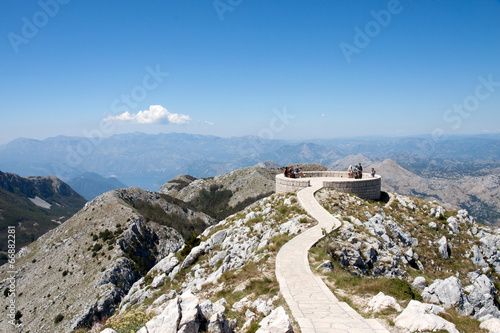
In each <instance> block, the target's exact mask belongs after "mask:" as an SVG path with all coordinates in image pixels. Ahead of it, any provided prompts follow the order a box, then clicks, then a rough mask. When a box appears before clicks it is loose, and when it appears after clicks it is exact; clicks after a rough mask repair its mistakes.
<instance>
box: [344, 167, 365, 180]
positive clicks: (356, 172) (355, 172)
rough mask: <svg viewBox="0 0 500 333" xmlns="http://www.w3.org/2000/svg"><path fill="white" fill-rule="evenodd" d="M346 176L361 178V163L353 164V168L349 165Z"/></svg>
mask: <svg viewBox="0 0 500 333" xmlns="http://www.w3.org/2000/svg"><path fill="white" fill-rule="evenodd" d="M347 177H349V178H354V179H361V178H363V167H362V166H361V163H359V164H358V165H356V164H354V168H353V167H352V165H349V169H347Z"/></svg>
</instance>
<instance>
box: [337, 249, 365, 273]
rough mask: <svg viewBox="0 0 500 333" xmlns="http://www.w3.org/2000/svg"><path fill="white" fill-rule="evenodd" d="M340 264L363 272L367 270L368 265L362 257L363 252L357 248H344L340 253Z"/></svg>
mask: <svg viewBox="0 0 500 333" xmlns="http://www.w3.org/2000/svg"><path fill="white" fill-rule="evenodd" d="M339 262H340V264H341V265H343V266H345V267H349V266H353V267H356V268H359V269H361V270H365V269H366V264H365V261H364V260H363V257H362V256H361V252H360V251H359V249H358V248H356V247H352V246H349V247H344V248H343V249H342V250H341V251H340V256H339Z"/></svg>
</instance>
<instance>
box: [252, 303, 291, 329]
mask: <svg viewBox="0 0 500 333" xmlns="http://www.w3.org/2000/svg"><path fill="white" fill-rule="evenodd" d="M259 324H260V328H259V329H258V330H257V333H292V332H293V327H292V322H291V321H290V318H289V317H288V315H287V314H286V312H285V309H284V308H283V307H282V306H280V307H278V308H276V309H275V310H274V311H273V312H271V314H270V315H269V316H267V317H266V318H264V319H262V321H261V322H260V323H259Z"/></svg>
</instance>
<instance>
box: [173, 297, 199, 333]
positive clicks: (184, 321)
mask: <svg viewBox="0 0 500 333" xmlns="http://www.w3.org/2000/svg"><path fill="white" fill-rule="evenodd" d="M179 298H180V308H181V312H182V314H181V320H180V322H179V326H178V331H179V332H183V333H198V329H199V328H200V320H199V312H200V311H199V310H200V308H199V301H198V298H196V296H194V295H193V294H192V293H191V292H190V291H187V292H185V293H184V294H182V295H181V296H180V297H179Z"/></svg>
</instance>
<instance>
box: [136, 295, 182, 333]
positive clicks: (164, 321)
mask: <svg viewBox="0 0 500 333" xmlns="http://www.w3.org/2000/svg"><path fill="white" fill-rule="evenodd" d="M179 303H180V299H179V297H176V298H174V299H173V300H171V301H169V302H168V303H167V306H166V307H165V309H164V310H163V311H162V313H161V314H159V315H158V316H156V317H154V318H153V319H151V320H150V321H148V322H147V323H146V325H145V326H144V327H143V328H142V329H141V330H139V331H138V333H177V327H178V325H179V322H180V320H181V307H180V304H179Z"/></svg>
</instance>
